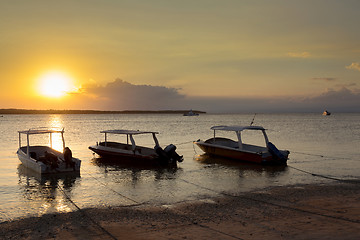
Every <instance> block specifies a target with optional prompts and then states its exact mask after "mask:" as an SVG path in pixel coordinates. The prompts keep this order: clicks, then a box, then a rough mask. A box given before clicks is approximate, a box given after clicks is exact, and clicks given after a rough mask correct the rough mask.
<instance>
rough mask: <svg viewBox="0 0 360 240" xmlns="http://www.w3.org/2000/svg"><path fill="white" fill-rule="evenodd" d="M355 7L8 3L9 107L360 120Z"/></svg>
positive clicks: (328, 2) (4, 98)
mask: <svg viewBox="0 0 360 240" xmlns="http://www.w3.org/2000/svg"><path fill="white" fill-rule="evenodd" d="M359 10H360V1H357V0H344V1H337V0H336V1H334V0H315V1H314V0H312V1H310V0H302V1H295V0H272V1H268V0H257V1H253V0H222V1H218V0H197V1H189V0H182V1H175V0H152V1H145V0H138V1H126V0H77V1H70V0H63V1H52V0H50V1H49V0H33V1H21V0H11V1H7V0H0V51H1V54H0V108H21V109H24V108H25V109H93V110H179V109H196V110H202V111H207V112H214V113H242V112H247V113H248V112H252V113H253V112H322V111H324V110H325V109H327V110H328V111H330V112H360V31H359V22H360V14H358V13H359Z"/></svg>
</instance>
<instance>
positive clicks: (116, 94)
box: [82, 79, 184, 110]
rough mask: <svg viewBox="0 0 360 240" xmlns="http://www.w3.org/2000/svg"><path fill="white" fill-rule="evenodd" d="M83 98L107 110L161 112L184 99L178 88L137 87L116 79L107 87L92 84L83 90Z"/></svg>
mask: <svg viewBox="0 0 360 240" xmlns="http://www.w3.org/2000/svg"><path fill="white" fill-rule="evenodd" d="M82 91H83V94H82V95H83V97H87V98H88V101H91V100H90V99H93V101H95V103H94V105H96V106H97V107H98V108H100V109H106V110H161V109H171V108H173V107H175V106H176V105H177V104H178V103H179V102H181V101H182V100H183V99H184V95H181V94H180V93H179V92H178V89H176V88H167V87H163V86H151V85H135V84H131V83H129V82H126V81H123V80H121V79H116V80H115V81H113V82H110V83H108V84H107V85H106V86H99V85H96V84H91V85H87V86H84V87H83V88H82Z"/></svg>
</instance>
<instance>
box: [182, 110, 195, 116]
mask: <svg viewBox="0 0 360 240" xmlns="http://www.w3.org/2000/svg"><path fill="white" fill-rule="evenodd" d="M183 116H199V114H198V113H195V112H193V110H192V109H191V110H190V111H189V112H187V113H184V115H183Z"/></svg>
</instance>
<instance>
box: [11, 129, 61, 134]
mask: <svg viewBox="0 0 360 240" xmlns="http://www.w3.org/2000/svg"><path fill="white" fill-rule="evenodd" d="M18 132H19V133H22V134H28V135H30V134H44V133H64V128H30V129H28V130H24V131H18Z"/></svg>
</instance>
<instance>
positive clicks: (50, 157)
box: [44, 151, 59, 169]
mask: <svg viewBox="0 0 360 240" xmlns="http://www.w3.org/2000/svg"><path fill="white" fill-rule="evenodd" d="M45 161H46V162H44V163H45V164H47V165H50V167H51V169H56V168H58V167H59V163H58V157H57V156H56V155H55V154H53V153H50V152H48V151H45Z"/></svg>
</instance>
